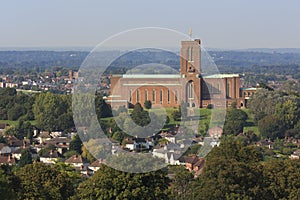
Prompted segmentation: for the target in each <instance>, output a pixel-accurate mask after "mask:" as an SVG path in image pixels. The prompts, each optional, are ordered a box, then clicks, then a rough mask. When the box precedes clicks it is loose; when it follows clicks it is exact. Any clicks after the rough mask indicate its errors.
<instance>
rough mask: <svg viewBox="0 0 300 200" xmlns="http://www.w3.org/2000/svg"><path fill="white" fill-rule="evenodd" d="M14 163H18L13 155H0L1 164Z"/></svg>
mask: <svg viewBox="0 0 300 200" xmlns="http://www.w3.org/2000/svg"><path fill="white" fill-rule="evenodd" d="M14 164H16V160H15V158H13V157H12V156H11V155H8V156H0V165H14Z"/></svg>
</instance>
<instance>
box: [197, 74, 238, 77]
mask: <svg viewBox="0 0 300 200" xmlns="http://www.w3.org/2000/svg"><path fill="white" fill-rule="evenodd" d="M202 77H203V78H238V77H240V75H239V74H212V75H204V76H202Z"/></svg>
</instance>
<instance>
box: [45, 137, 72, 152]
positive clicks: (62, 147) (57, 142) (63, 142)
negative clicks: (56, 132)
mask: <svg viewBox="0 0 300 200" xmlns="http://www.w3.org/2000/svg"><path fill="white" fill-rule="evenodd" d="M70 142H71V139H69V138H67V137H58V138H52V139H48V140H45V141H44V144H46V145H53V146H55V148H56V149H57V151H58V152H59V153H60V154H63V153H64V152H65V151H67V150H69V147H70Z"/></svg>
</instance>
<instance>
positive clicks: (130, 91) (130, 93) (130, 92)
mask: <svg viewBox="0 0 300 200" xmlns="http://www.w3.org/2000/svg"><path fill="white" fill-rule="evenodd" d="M131 96H132V90H129V102H131V100H132V99H131Z"/></svg>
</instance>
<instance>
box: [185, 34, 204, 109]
mask: <svg viewBox="0 0 300 200" xmlns="http://www.w3.org/2000/svg"><path fill="white" fill-rule="evenodd" d="M200 44H201V42H200V39H195V40H189V41H182V42H181V49H180V75H181V78H183V80H184V83H183V86H184V88H183V89H184V90H185V92H184V93H185V97H184V101H185V102H186V103H187V107H200V105H201V91H200V88H201V85H200V84H201V81H200V75H201V47H200Z"/></svg>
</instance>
